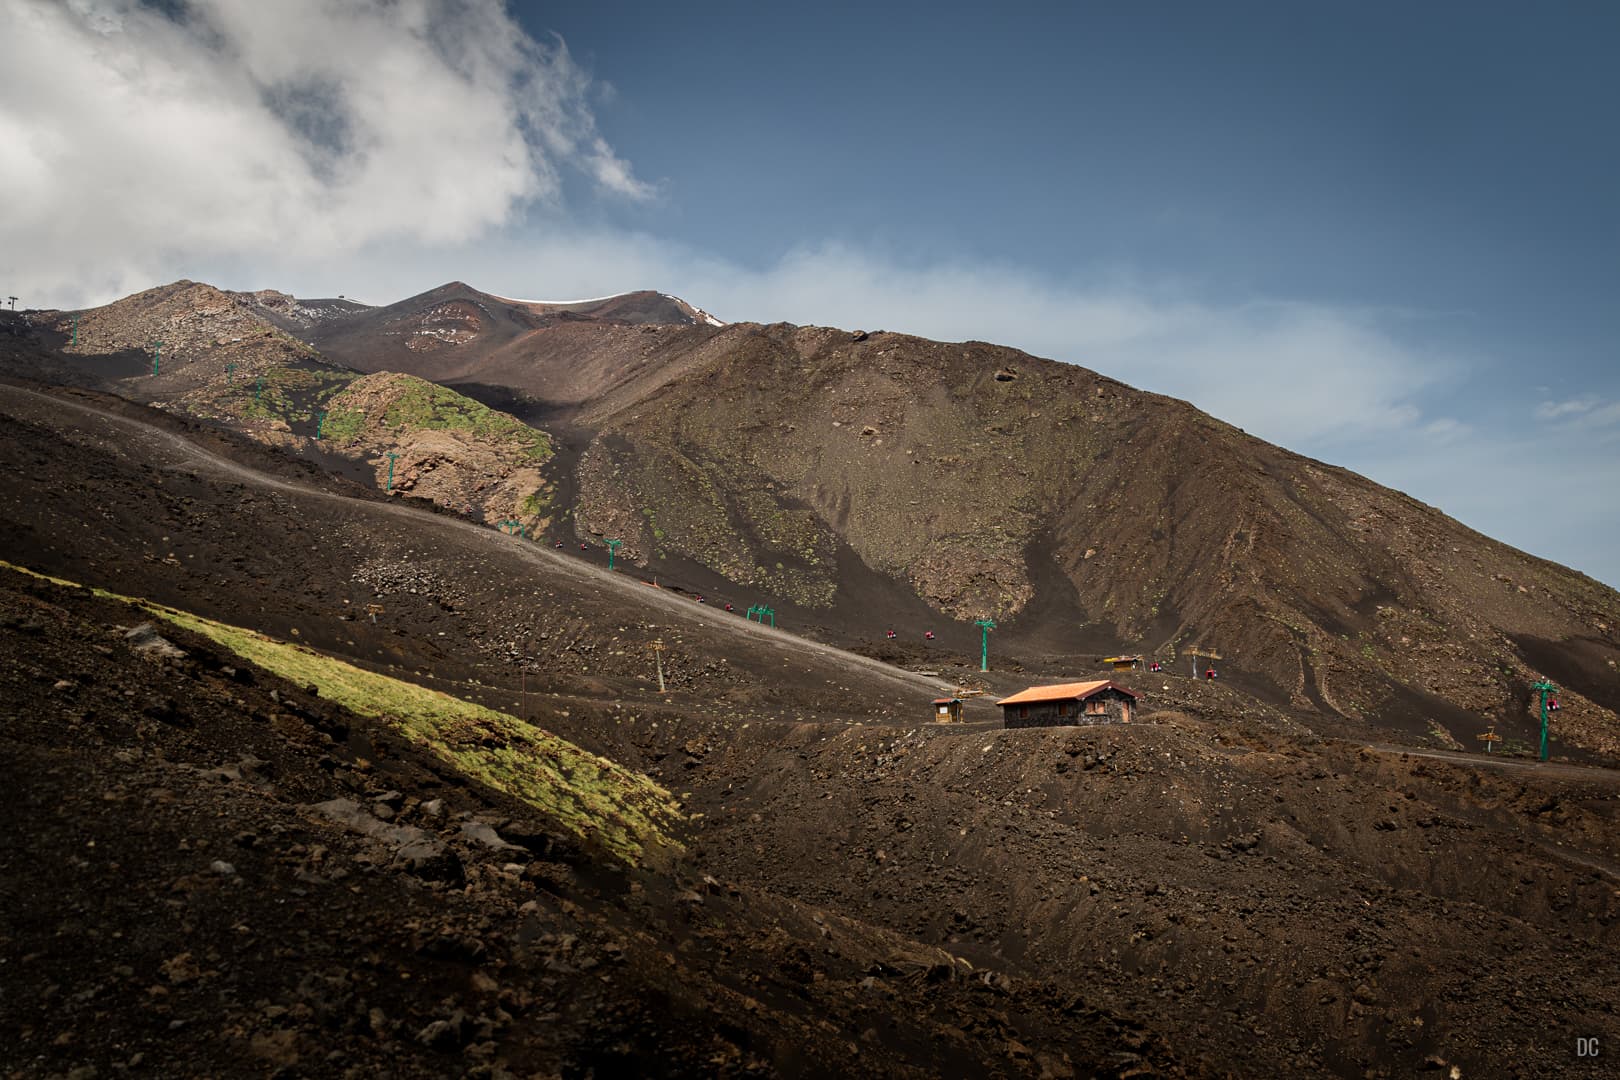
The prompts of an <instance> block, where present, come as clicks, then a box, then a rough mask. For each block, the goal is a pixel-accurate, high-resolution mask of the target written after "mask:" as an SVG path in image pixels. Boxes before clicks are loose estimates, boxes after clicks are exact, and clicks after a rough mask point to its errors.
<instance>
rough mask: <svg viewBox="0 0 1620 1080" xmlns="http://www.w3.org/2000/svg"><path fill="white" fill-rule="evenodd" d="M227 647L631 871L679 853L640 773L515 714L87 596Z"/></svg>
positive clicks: (663, 794)
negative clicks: (388, 729) (512, 800)
mask: <svg viewBox="0 0 1620 1080" xmlns="http://www.w3.org/2000/svg"><path fill="white" fill-rule="evenodd" d="M0 567H4V568H5V569H8V570H12V571H15V572H17V573H21V574H26V575H28V576H30V577H35V578H43V579H45V580H48V581H52V582H55V583H56V584H58V585H65V586H68V587H70V588H77V587H79V586H78V585H77V584H76V583H74V582H71V581H65V580H63V579H61V578H54V577H49V576H48V575H45V574H39V573H35V572H34V571H32V570H28V569H26V568H24V567H20V566H14V565H12V564H11V563H7V562H3V561H0ZM91 591H92V592H93V593H94V594H95V595H96V596H100V597H104V598H106V599H110V600H116V601H118V602H120V603H124V604H129V605H130V606H132V607H135V608H138V609H139V610H141V611H144V612H147V613H149V614H151V615H154V616H156V617H158V618H160V619H163V620H165V621H167V622H170V623H173V624H175V625H176V626H180V627H183V628H185V629H187V630H190V631H192V632H193V633H196V634H200V635H201V636H203V637H206V638H208V639H209V640H211V641H213V642H215V643H217V644H219V645H221V646H223V647H224V648H226V649H229V650H230V651H231V652H233V653H235V654H236V655H237V656H240V657H242V658H243V659H245V660H248V661H250V662H252V663H254V664H257V665H258V666H259V667H261V668H263V669H265V670H266V671H269V672H271V673H272V674H275V675H279V676H281V677H282V678H284V679H286V680H288V681H289V682H293V683H297V684H298V685H299V686H308V685H311V684H313V685H314V686H315V688H316V689H317V690H318V691H319V693H320V695H321V696H322V697H324V698H326V699H327V700H329V701H334V702H337V703H338V704H340V705H342V706H344V707H345V708H347V709H349V710H350V711H352V712H356V713H359V714H360V715H362V716H369V717H374V718H376V719H379V720H382V721H384V722H385V723H387V724H389V725H390V726H392V727H393V728H394V729H395V730H396V731H398V732H399V733H400V734H402V735H403V736H405V737H406V738H408V739H410V740H411V741H412V742H415V743H417V744H419V745H421V746H423V747H426V748H427V749H429V750H431V751H432V752H433V753H435V754H437V755H438V756H439V757H441V758H443V759H444V760H445V761H447V762H449V763H450V764H451V765H453V766H454V767H455V768H456V769H458V770H460V771H461V772H462V773H464V774H465V775H467V776H471V777H475V778H476V779H478V780H480V781H482V782H484V783H485V784H488V785H489V786H490V787H493V788H497V789H499V790H500V791H504V792H506V793H507V794H509V795H513V796H515V797H517V798H519V799H522V800H523V801H524V802H526V803H528V804H529V805H531V806H533V807H535V808H537V809H539V810H541V811H543V812H544V813H546V814H547V815H549V816H550V817H552V818H553V819H555V820H556V821H557V822H558V823H559V824H561V825H562V826H563V827H564V828H565V829H567V830H568V831H569V832H571V833H573V834H574V835H575V836H577V837H579V838H580V839H582V840H586V841H593V842H595V843H598V844H600V845H601V846H603V847H604V848H606V849H607V850H608V851H609V852H611V853H612V854H613V855H615V856H617V857H618V858H620V859H622V860H624V861H625V862H628V863H631V864H632V865H633V864H635V863H636V862H637V861H638V860H639V859H640V857H641V854H642V852H643V851H644V850H645V849H646V848H647V847H648V846H649V845H669V846H672V847H677V848H678V847H679V846H680V844H679V842H678V841H676V840H674V839H673V838H672V836H671V835H670V833H669V831H668V830H670V829H671V828H672V827H673V826H674V825H676V824H677V823H678V822H679V821H680V819H681V811H680V805H679V804H678V803H677V802H676V801H675V798H674V797H673V796H672V795H671V794H670V793H669V792H668V791H666V790H665V789H664V788H662V787H660V786H659V785H657V784H656V783H654V782H653V781H652V780H651V779H649V778H648V777H646V776H644V775H642V774H641V773H638V772H634V771H632V770H630V769H626V768H624V767H623V766H621V765H619V764H617V763H615V762H613V761H610V760H608V759H607V758H604V757H598V756H597V755H595V754H592V753H590V752H589V751H587V750H583V749H581V748H580V747H578V746H575V745H574V744H573V743H571V742H568V741H567V740H566V739H561V738H558V737H557V736H555V735H553V734H551V733H550V732H548V731H545V730H544V729H542V728H538V727H535V726H534V725H532V724H526V723H524V722H523V721H522V720H519V719H518V718H517V717H515V716H510V715H508V714H507V713H503V712H497V711H496V710H494V709H489V708H486V707H484V706H482V705H477V704H474V703H472V702H468V701H462V700H461V699H459V698H454V697H451V696H450V695H448V694H444V693H441V692H439V691H437V690H429V689H427V688H426V687H421V686H417V685H416V684H414V683H408V682H404V681H403V680H400V679H393V678H390V677H388V676H386V675H379V674H377V673H376V672H371V671H366V670H364V669H363V668H358V667H355V666H354V665H352V664H347V663H344V662H343V661H341V660H337V659H334V658H333V657H330V656H326V655H324V654H322V653H318V652H315V651H314V650H312V649H308V648H305V647H304V646H302V645H294V644H290V643H288V642H283V641H277V640H275V639H273V638H268V637H265V636H264V635H263V634H259V633H256V632H254V631H252V630H244V629H242V628H241V627H236V626H230V625H228V624H225V623H219V622H215V621H213V620H212V619H205V618H203V617H201V616H199V615H193V614H191V613H189V612H185V611H180V610H177V609H175V608H171V607H166V606H164V605H162V604H155V603H153V602H151V601H148V600H141V599H137V598H134V597H128V596H121V595H119V594H118V593H112V592H107V591H106V590H104V589H92V590H91Z"/></svg>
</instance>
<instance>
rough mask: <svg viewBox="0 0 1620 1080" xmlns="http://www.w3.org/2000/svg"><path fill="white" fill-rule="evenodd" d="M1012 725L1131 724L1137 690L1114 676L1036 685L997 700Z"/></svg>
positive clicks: (1005, 722)
mask: <svg viewBox="0 0 1620 1080" xmlns="http://www.w3.org/2000/svg"><path fill="white" fill-rule="evenodd" d="M996 704H997V705H1000V706H1001V718H1002V723H1003V725H1004V726H1006V727H1010V728H1022V727H1057V726H1062V725H1068V724H1128V723H1130V722H1131V716H1132V714H1133V713H1135V712H1136V692H1135V691H1134V690H1129V689H1127V688H1125V687H1123V686H1121V685H1120V684H1119V683H1117V682H1114V681H1112V680H1111V679H1100V680H1097V681H1094V682H1078V683H1058V684H1057V685H1055V686H1032V687H1030V688H1029V689H1028V690H1021V691H1019V692H1018V693H1016V694H1014V695H1013V696H1012V697H1007V698H1002V699H1001V700H1000V701H998V702H996Z"/></svg>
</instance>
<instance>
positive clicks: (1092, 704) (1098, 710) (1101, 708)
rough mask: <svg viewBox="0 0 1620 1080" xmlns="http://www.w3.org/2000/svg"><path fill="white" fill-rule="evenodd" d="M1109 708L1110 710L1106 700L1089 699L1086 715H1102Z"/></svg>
mask: <svg viewBox="0 0 1620 1080" xmlns="http://www.w3.org/2000/svg"><path fill="white" fill-rule="evenodd" d="M1107 710H1108V704H1107V703H1106V702H1104V701H1101V700H1097V701H1088V702H1086V715H1087V716H1101V715H1102V714H1103V713H1104V712H1106V711H1107Z"/></svg>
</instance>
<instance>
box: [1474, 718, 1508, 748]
mask: <svg viewBox="0 0 1620 1080" xmlns="http://www.w3.org/2000/svg"><path fill="white" fill-rule="evenodd" d="M1474 738H1476V739H1480V740H1482V741H1483V742H1484V743H1485V752H1486V753H1487V754H1489V753H1491V752H1492V751H1493V750H1495V749H1496V744H1497V743H1499V742H1501V741H1502V736H1500V735H1498V734H1497V733H1496V725H1495V724H1492V725H1491V727H1490V730H1489V731H1487V732H1485V734H1483V735H1475V736H1474Z"/></svg>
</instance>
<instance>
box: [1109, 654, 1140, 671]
mask: <svg viewBox="0 0 1620 1080" xmlns="http://www.w3.org/2000/svg"><path fill="white" fill-rule="evenodd" d="M1103 663H1105V664H1112V665H1113V668H1114V670H1115V671H1135V670H1136V669H1137V668H1139V667H1141V666H1142V657H1141V655H1140V654H1138V655H1136V656H1105V657H1103Z"/></svg>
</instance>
